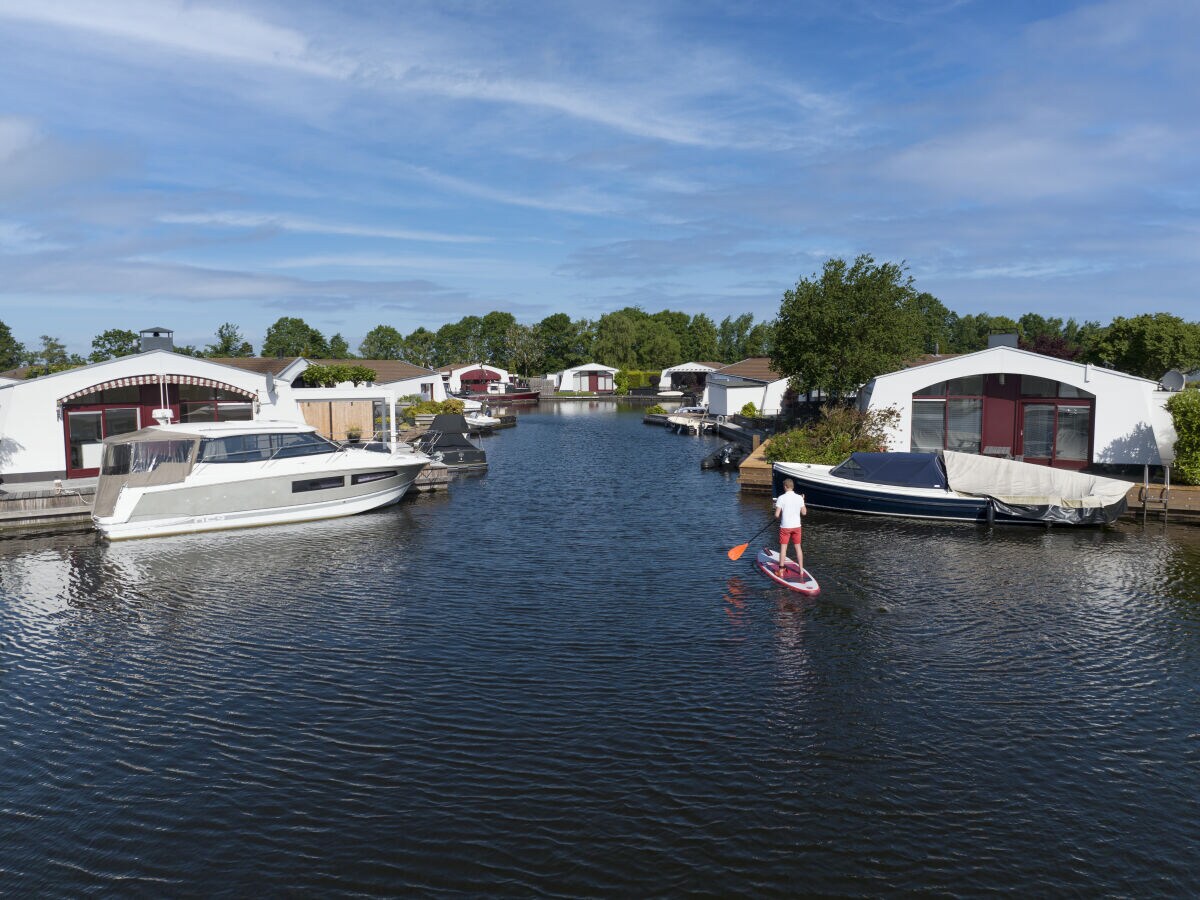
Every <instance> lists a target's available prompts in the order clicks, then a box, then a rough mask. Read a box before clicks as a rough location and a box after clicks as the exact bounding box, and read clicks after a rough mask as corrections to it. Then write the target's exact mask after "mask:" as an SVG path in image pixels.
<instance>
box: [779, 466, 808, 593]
mask: <svg viewBox="0 0 1200 900" xmlns="http://www.w3.org/2000/svg"><path fill="white" fill-rule="evenodd" d="M795 486H796V483H795V482H794V481H792V479H790V478H785V479H783V493H782V494H780V495H779V496H778V497H776V498H775V518H777V519H778V520H779V571H780V572H781V573H782V572H783V571H784V567H785V566H786V565H787V548H788V544H793V545H794V546H795V547H796V562H798V563H799V564H800V571H801V572H803V571H804V550H803V549H802V548H801V547H800V517H801V516H802V515H804V514H805V513H807V512H808V508H807V507H806V506H805V505H804V495H803V494H797V493H794V492H793V491H792V488H793V487H795Z"/></svg>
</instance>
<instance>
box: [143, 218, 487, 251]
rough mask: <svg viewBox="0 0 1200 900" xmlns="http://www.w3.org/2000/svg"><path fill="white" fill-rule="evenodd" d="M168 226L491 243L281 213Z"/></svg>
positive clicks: (178, 220) (168, 220) (169, 220)
mask: <svg viewBox="0 0 1200 900" xmlns="http://www.w3.org/2000/svg"><path fill="white" fill-rule="evenodd" d="M158 220H159V221H160V222H164V223H166V224H169V225H209V226H215V227H219V228H250V229H256V228H266V229H278V230H279V231H294V232H299V233H303V234H345V235H352V236H355V237H372V238H387V239H390V240H398V241H430V242H433V243H444V244H478V243H484V242H487V241H489V240H490V238H486V237H479V236H476V235H469V234H442V233H439V232H435V231H411V230H409V229H404V228H385V227H379V226H374V225H358V224H348V223H345V222H321V221H317V220H315V219H306V218H303V217H301V216H291V215H284V214H280V213H244V212H215V213H167V214H164V215H161V216H159V217H158Z"/></svg>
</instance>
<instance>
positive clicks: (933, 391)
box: [913, 381, 946, 397]
mask: <svg viewBox="0 0 1200 900" xmlns="http://www.w3.org/2000/svg"><path fill="white" fill-rule="evenodd" d="M913 396H914V397H944V396H946V382H944V381H939V382H938V383H937V384H931V385H929V387H923V388H921V389H920V390H919V391H913Z"/></svg>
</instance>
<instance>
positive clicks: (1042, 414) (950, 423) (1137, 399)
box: [859, 346, 1175, 469]
mask: <svg viewBox="0 0 1200 900" xmlns="http://www.w3.org/2000/svg"><path fill="white" fill-rule="evenodd" d="M1168 396H1169V394H1168V393H1166V392H1163V391H1160V390H1159V386H1158V384H1157V383H1155V382H1153V381H1148V380H1147V379H1145V378H1138V377H1136V376H1134V375H1126V374H1124V373H1123V372H1115V371H1113V370H1111V369H1103V368H1100V367H1098V366H1093V365H1083V364H1081V363H1074V362H1070V361H1068V360H1064V359H1057V358H1055V357H1051V356H1043V355H1041V354H1038V353H1030V352H1028V351H1025V350H1018V349H1017V348H1015V347H1011V346H996V347H990V348H988V349H987V350H980V351H979V352H977V353H968V354H964V355H962V356H951V357H942V358H940V359H939V358H934V360H933V361H931V362H926V363H924V364H922V365H916V366H912V367H910V368H907V369H902V370H900V371H899V372H891V373H889V374H887V375H881V376H879V377H878V378H875V379H874V380H873V381H871V382H869V383H868V384H867V385H866V386H865V387H864V388H863V390H862V391H861V392H860V394H859V407H860V408H862V409H886V408H888V407H894V408H896V409H897V410H899V412H900V419H899V422H898V424H897V425H896V427H895V429H894V430H893V432H892V434H891V435H890V437H889V440H888V446H889V449H891V450H914V451H923V450H940V449H949V450H960V451H964V452H967V453H982V454H986V455H989V456H1005V457H1012V458H1014V459H1023V460H1024V461H1026V462H1035V463H1042V464H1046V465H1051V466H1055V467H1057V468H1063V469H1081V468H1083V467H1085V466H1087V465H1088V464H1090V463H1114V464H1126V465H1129V464H1136V465H1145V464H1149V465H1161V464H1162V463H1164V462H1169V461H1170V460H1171V459H1172V458H1173V452H1172V447H1173V445H1174V441H1175V432H1174V428H1173V426H1172V424H1171V418H1170V414H1169V413H1167V411H1166V410H1165V408H1164V403H1165V401H1166V398H1167V397H1168Z"/></svg>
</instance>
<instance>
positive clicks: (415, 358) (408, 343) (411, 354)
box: [400, 327, 436, 369]
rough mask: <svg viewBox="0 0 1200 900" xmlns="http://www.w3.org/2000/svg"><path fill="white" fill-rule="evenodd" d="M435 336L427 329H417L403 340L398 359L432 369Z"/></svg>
mask: <svg viewBox="0 0 1200 900" xmlns="http://www.w3.org/2000/svg"><path fill="white" fill-rule="evenodd" d="M435 340H436V335H434V333H433V332H432V331H430V330H429V329H428V328H425V327H418V328H417V329H416V330H415V331H413V332H412V334H410V335H409V336H408V337H406V338H405V339H404V344H403V346H402V347H401V350H400V358H401V359H406V360H408V361H409V362H410V363H412V364H413V365H415V366H425V368H427V369H429V368H432V367H433V365H434V359H435V358H436V356H435V349H434V342H435Z"/></svg>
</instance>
